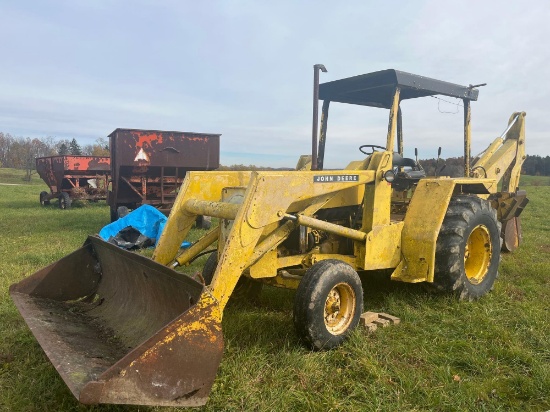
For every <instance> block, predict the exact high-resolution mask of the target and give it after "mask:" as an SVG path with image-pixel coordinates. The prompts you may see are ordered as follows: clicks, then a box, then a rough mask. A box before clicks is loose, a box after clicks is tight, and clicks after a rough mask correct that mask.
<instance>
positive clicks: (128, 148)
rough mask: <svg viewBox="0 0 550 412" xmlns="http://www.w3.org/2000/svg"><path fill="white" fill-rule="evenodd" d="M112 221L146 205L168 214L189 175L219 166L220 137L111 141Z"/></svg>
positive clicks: (129, 133)
mask: <svg viewBox="0 0 550 412" xmlns="http://www.w3.org/2000/svg"><path fill="white" fill-rule="evenodd" d="M109 147H110V150H111V174H112V188H111V191H110V192H109V194H108V203H109V205H110V207H111V220H112V221H114V220H116V219H117V218H118V217H119V216H120V215H122V214H124V213H126V212H127V210H128V209H135V208H136V207H138V206H141V205H143V204H148V205H152V206H154V207H156V208H158V209H159V210H161V211H162V212H163V213H166V214H167V213H168V212H169V211H170V209H171V208H172V205H173V203H174V200H175V198H176V194H177V190H178V189H179V187H180V186H181V184H182V182H183V178H184V177H185V173H186V172H187V171H189V170H213V169H217V168H218V167H219V165H220V135H219V134H206V133H191V132H172V131H162V130H139V129H116V130H115V131H114V132H112V133H111V134H110V135H109Z"/></svg>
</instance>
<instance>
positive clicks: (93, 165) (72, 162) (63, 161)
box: [36, 155, 111, 199]
mask: <svg viewBox="0 0 550 412" xmlns="http://www.w3.org/2000/svg"><path fill="white" fill-rule="evenodd" d="M110 170H111V159H110V158H109V157H105V156H72V155H63V156H48V157H37V158H36V171H37V172H38V175H39V176H40V177H41V178H42V180H44V182H45V183H46V184H47V185H48V187H49V188H50V191H51V195H50V197H49V198H53V197H57V195H59V194H60V193H61V192H70V191H71V190H72V189H74V188H81V189H82V190H81V192H82V195H81V197H82V198H93V199H105V197H106V195H105V193H104V192H103V193H99V192H98V191H97V190H95V188H93V187H92V186H90V184H89V180H91V179H100V180H102V181H103V185H104V187H105V188H106V187H107V179H108V177H109V175H110Z"/></svg>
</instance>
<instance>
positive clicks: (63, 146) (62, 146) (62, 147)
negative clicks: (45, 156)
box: [58, 143, 69, 155]
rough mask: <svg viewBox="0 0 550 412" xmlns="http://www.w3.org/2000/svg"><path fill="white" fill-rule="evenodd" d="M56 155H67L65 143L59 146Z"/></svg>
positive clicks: (67, 149)
mask: <svg viewBox="0 0 550 412" xmlns="http://www.w3.org/2000/svg"><path fill="white" fill-rule="evenodd" d="M58 153H59V154H60V155H66V154H69V148H68V147H67V145H66V144H65V143H61V146H59V150H58Z"/></svg>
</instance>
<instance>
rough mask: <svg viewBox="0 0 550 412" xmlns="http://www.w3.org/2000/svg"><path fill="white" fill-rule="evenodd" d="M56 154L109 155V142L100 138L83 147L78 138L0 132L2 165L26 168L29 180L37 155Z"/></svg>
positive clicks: (0, 164) (0, 159) (0, 160)
mask: <svg viewBox="0 0 550 412" xmlns="http://www.w3.org/2000/svg"><path fill="white" fill-rule="evenodd" d="M55 155H85V156H109V144H108V142H107V141H106V140H105V139H103V138H99V139H97V140H96V141H95V143H93V144H90V145H85V146H82V147H81V146H80V144H79V143H78V142H77V140H76V139H72V140H69V139H61V140H56V139H54V138H52V137H45V138H41V139H38V138H34V139H31V138H30V137H16V136H12V135H10V134H9V133H2V132H0V167H9V168H13V169H24V170H25V171H26V179H27V180H30V178H31V175H32V173H33V171H34V170H35V166H36V162H35V159H36V158H37V157H44V156H55Z"/></svg>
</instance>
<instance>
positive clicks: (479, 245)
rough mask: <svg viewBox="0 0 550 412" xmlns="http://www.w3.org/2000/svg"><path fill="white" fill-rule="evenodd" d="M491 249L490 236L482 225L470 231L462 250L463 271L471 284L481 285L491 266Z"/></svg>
mask: <svg viewBox="0 0 550 412" xmlns="http://www.w3.org/2000/svg"><path fill="white" fill-rule="evenodd" d="M492 255H493V247H492V245H491V235H490V233H489V230H488V229H487V227H486V226H484V225H479V226H476V227H475V228H474V230H472V232H471V233H470V236H468V241H467V242H466V246H465V248H464V270H465V271H466V277H467V278H468V280H469V281H470V282H471V283H474V284H476V283H481V282H482V281H483V279H484V278H485V276H486V275H487V272H488V271H489V266H490V264H491V257H492Z"/></svg>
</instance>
